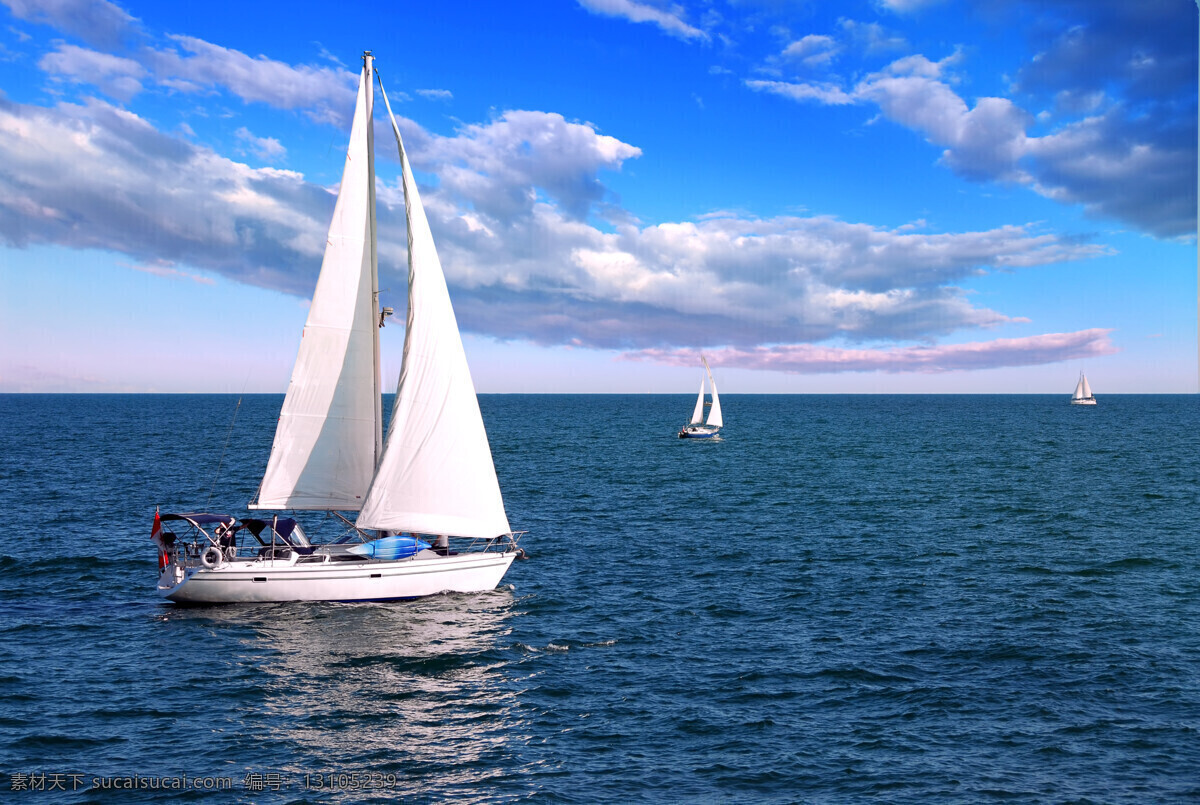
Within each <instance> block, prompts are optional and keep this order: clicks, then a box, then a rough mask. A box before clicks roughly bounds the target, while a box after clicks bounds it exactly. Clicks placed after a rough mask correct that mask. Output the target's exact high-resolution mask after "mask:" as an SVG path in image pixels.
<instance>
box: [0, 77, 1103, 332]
mask: <svg viewBox="0 0 1200 805" xmlns="http://www.w3.org/2000/svg"><path fill="white" fill-rule="evenodd" d="M400 124H401V126H402V128H403V130H404V134H405V137H406V141H407V143H408V145H409V149H410V154H411V155H412V158H413V161H414V164H415V165H416V167H417V168H418V170H419V171H420V172H421V173H422V174H425V175H429V174H433V175H436V176H437V180H438V181H437V183H436V184H435V185H432V186H429V187H423V188H422V197H423V198H424V200H425V202H426V208H427V213H428V215H429V218H430V222H431V225H432V227H433V230H434V233H435V236H436V237H437V239H438V246H439V251H440V252H441V256H442V260H443V264H444V266H445V269H446V273H447V276H448V278H449V280H450V282H451V286H452V289H453V293H454V298H455V305H456V310H457V312H458V318H459V322H460V324H462V326H463V327H464V328H465V329H467V330H470V331H474V332H479V333H484V334H489V335H493V336H497V337H501V338H521V339H528V340H530V341H534V342H538V343H550V344H562V343H577V344H586V345H590V346H600V347H616V348H626V349H641V348H652V347H662V346H665V345H688V346H712V345H714V344H727V345H733V346H735V347H739V348H750V347H756V346H760V345H763V344H780V343H793V344H794V343H804V342H815V341H821V340H824V339H828V338H831V337H841V338H843V339H848V340H851V341H869V340H881V339H882V340H894V339H930V338H935V337H940V336H942V335H944V334H947V333H951V332H954V331H958V330H962V329H976V328H986V327H994V326H997V325H1001V324H1005V323H1007V322H1012V321H1020V319H1019V318H1016V317H1014V316H1012V315H1009V314H1006V313H1003V312H999V311H995V310H990V309H988V308H986V307H979V306H976V305H974V304H972V301H971V297H970V295H969V294H968V293H967V292H966V291H964V290H962V289H961V288H960V287H958V286H957V283H959V282H960V281H962V280H964V279H968V278H971V277H973V276H976V275H978V274H980V273H981V272H985V271H989V270H993V269H999V268H1004V269H1012V268H1028V267H1034V266H1040V265H1046V264H1050V263H1056V262H1062V261H1068V260H1078V259H1085V258H1088V257H1092V256H1096V255H1100V254H1104V253H1106V252H1105V250H1104V249H1103V248H1102V247H1097V246H1090V245H1087V244H1078V243H1068V242H1063V241H1061V240H1059V239H1058V238H1056V237H1054V236H1052V235H1049V234H1045V233H1039V232H1037V231H1035V230H1033V229H1032V228H1029V227H1022V226H1010V227H999V228H996V229H992V230H988V231H982V232H963V233H936V232H921V233H917V232H914V231H912V230H911V228H910V227H900V228H897V229H888V228H883V227H875V226H871V225H868V224H861V223H851V222H845V221H840V220H838V219H835V218H830V217H819V216H818V217H799V216H781V217H777V218H771V219H764V220H760V219H753V218H748V217H746V216H744V215H737V214H726V215H714V216H708V217H706V218H704V219H703V220H700V221H694V222H693V221H683V222H671V223H662V224H658V225H654V226H639V225H636V224H634V223H631V222H629V221H628V215H627V214H623V211H621V210H619V209H616V208H613V207H611V206H609V205H610V204H611V201H610V199H609V198H608V192H607V189H606V188H605V186H604V184H603V183H602V182H601V179H600V174H601V173H602V172H603V171H606V170H615V169H618V168H620V166H621V165H622V164H623V162H624V161H625V160H628V159H632V158H635V157H637V156H639V155H640V154H641V151H640V149H638V148H637V147H635V146H633V145H630V144H627V143H624V142H622V141H621V140H619V139H617V138H615V137H612V136H609V135H604V134H600V133H599V132H597V131H596V130H595V129H594V127H592V126H590V125H587V124H582V123H572V122H568V121H566V120H565V119H563V118H562V116H561V115H556V114H551V113H545V112H534V111H511V112H507V113H505V114H503V115H501V116H500V117H498V118H497V119H495V120H493V121H491V122H489V123H485V124H477V125H472V126H465V127H463V128H462V129H461V130H460V131H459V132H457V133H456V134H455V135H453V136H448V137H441V136H436V135H433V134H430V133H429V132H426V131H423V130H421V129H420V127H418V126H417V125H416V124H415V123H413V122H412V121H408V120H401V121H400ZM244 139H245V140H246V141H247V142H251V143H257V142H260V138H256V137H254V135H252V134H251V133H250V132H248V131H247V132H245V134H244ZM400 196H401V194H400V191H399V189H398V187H397V186H396V185H395V184H394V183H382V182H381V184H380V186H379V189H378V194H377V197H378V200H379V214H378V218H379V233H380V244H379V253H380V266H381V272H382V273H383V274H384V276H385V277H387V276H389V275H392V276H397V277H401V276H403V272H404V271H405V270H406V269H405V265H406V258H405V235H404V226H403V207H402V201H401V197H400ZM332 204H333V196H332V194H331V193H330V192H329V191H328V190H327V189H326V188H322V187H317V186H314V185H312V184H310V183H308V182H306V181H305V180H304V177H303V176H301V175H299V174H297V173H294V172H290V171H283V170H277V169H272V168H258V169H255V168H251V167H249V166H247V165H244V164H241V163H239V162H235V161H232V160H229V159H226V158H224V157H222V156H220V155H218V154H216V153H214V152H212V151H211V150H209V149H206V148H202V147H197V146H194V145H192V144H190V143H188V142H186V141H184V140H181V139H177V138H175V137H172V136H168V135H165V134H162V133H160V132H158V131H156V130H155V129H154V128H153V127H152V126H151V125H150V124H149V123H148V122H147V121H145V120H144V119H142V118H140V117H138V116H136V115H134V114H132V113H130V112H128V111H125V110H122V109H119V108H116V107H113V106H111V105H109V104H106V103H103V102H100V101H91V102H89V103H87V104H84V105H74V104H65V103H64V104H60V105H59V106H57V107H55V108H52V109H46V108H41V107H33V106H23V105H19V104H14V103H11V102H9V101H4V100H3V99H0V237H2V238H3V239H4V240H5V242H7V243H8V244H10V245H13V246H18V247H20V246H25V245H30V244H36V243H54V244H59V245H63V246H67V247H73V248H99V249H106V250H110V251H114V252H118V253H123V254H126V255H129V256H131V257H132V258H133V259H134V260H136V261H138V262H139V264H141V265H143V266H150V267H160V268H161V267H166V268H168V269H172V270H176V271H184V270H185V267H195V268H197V269H201V270H202V271H204V272H205V273H206V274H209V275H223V276H226V277H229V278H231V279H234V280H236V281H239V282H245V283H251V284H255V285H261V286H267V287H273V288H279V289H282V290H285V291H289V292H292V293H296V294H299V295H307V294H309V293H310V292H311V289H312V286H313V281H314V278H315V275H316V272H317V269H318V267H319V265H320V260H321V253H322V250H323V247H324V241H325V233H326V231H327V228H328V222H329V215H330V213H331V210H332ZM604 216H609V217H610V219H611V220H612V221H613V222H614V223H612V224H610V225H609V226H608V227H606V228H605V229H601V228H598V226H597V225H596V224H594V223H592V221H593V220H594V218H595V217H604ZM177 266H178V267H179V268H176V267H177Z"/></svg>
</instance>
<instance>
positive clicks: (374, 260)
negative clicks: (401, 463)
mask: <svg viewBox="0 0 1200 805" xmlns="http://www.w3.org/2000/svg"><path fill="white" fill-rule="evenodd" d="M362 59H363V70H364V71H366V74H367V176H368V179H369V180H368V182H367V195H368V200H367V220H368V227H369V231H370V238H371V246H370V248H371V305H372V311H371V318H372V320H374V321H376V322H378V326H377V327H376V328H375V332H374V358H375V391H374V395H373V399H374V401H375V463H374V467H375V469H379V462H380V461H381V460H382V459H383V389H382V381H381V379H380V366H379V363H380V362H379V329H380V328H381V327H383V319H382V317H380V315H379V254H378V251H377V243H376V239H375V127H374V126H373V125H372V124H371V120H372V118H373V115H372V111H373V107H374V102H373V99H374V97H375V82H374V81H373V80H372V78H373V77H374V70H375V57H374V56H373V55H371V51H369V50H364V51H363V55H362Z"/></svg>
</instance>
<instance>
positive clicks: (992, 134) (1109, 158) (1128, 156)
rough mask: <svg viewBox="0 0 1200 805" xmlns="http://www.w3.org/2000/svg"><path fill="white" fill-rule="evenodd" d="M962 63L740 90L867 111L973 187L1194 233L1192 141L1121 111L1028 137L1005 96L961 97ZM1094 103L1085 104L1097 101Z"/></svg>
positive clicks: (901, 64) (909, 63)
mask: <svg viewBox="0 0 1200 805" xmlns="http://www.w3.org/2000/svg"><path fill="white" fill-rule="evenodd" d="M961 59H962V54H961V53H960V52H957V51H956V52H955V53H954V54H952V55H951V56H949V57H947V58H945V59H942V60H941V61H936V62H935V61H931V60H930V59H928V58H926V57H924V56H920V55H914V56H907V57H905V58H902V59H898V60H896V61H894V62H892V63H891V64H890V65H888V66H887V67H886V68H885V69H883V70H881V71H878V72H876V73H872V74H870V75H868V76H866V77H865V78H863V79H862V80H861V81H859V82H858V83H857V84H856V85H855V86H854V87H853V88H851V89H845V88H842V87H839V86H837V85H835V84H829V83H824V84H817V83H788V82H781V81H760V80H753V81H746V82H745V83H746V86H747V87H749V88H750V89H753V90H755V91H758V92H769V93H773V94H776V95H781V96H783V97H786V98H789V99H791V100H795V101H799V102H815V103H820V104H825V105H847V104H854V103H859V104H864V103H869V104H873V105H875V106H877V107H878V108H879V110H880V112H881V113H882V115H883V116H884V117H885V118H887V119H889V120H891V121H893V122H895V123H898V124H900V125H902V126H904V127H906V128H909V129H912V130H913V131H916V132H918V133H920V134H921V135H923V136H924V137H925V138H926V140H927V141H928V142H929V143H930V144H932V145H935V146H939V147H941V148H942V149H943V151H942V164H944V165H946V166H947V167H949V168H950V169H952V170H953V171H955V172H956V173H958V174H959V175H961V176H964V177H966V178H968V179H971V180H974V181H999V182H1009V183H1014V184H1019V185H1023V186H1026V187H1029V188H1030V189H1032V190H1034V191H1036V192H1038V193H1040V194H1042V195H1044V196H1046V197H1047V198H1051V199H1054V200H1056V201H1060V202H1063V203H1066V204H1081V205H1083V206H1084V208H1085V210H1086V211H1087V212H1088V213H1089V214H1091V215H1094V216H1098V217H1114V218H1117V219H1120V220H1123V221H1127V222H1130V223H1132V224H1134V225H1135V226H1138V227H1139V228H1141V229H1143V230H1144V231H1147V232H1150V233H1151V234H1154V235H1158V236H1166V237H1174V236H1179V235H1183V234H1187V233H1190V232H1192V231H1194V228H1195V209H1196V208H1195V199H1196V187H1195V180H1194V175H1195V169H1196V163H1195V144H1194V142H1193V141H1192V140H1188V141H1186V142H1185V141H1184V140H1183V138H1181V137H1177V136H1174V134H1168V135H1164V133H1163V131H1162V130H1161V128H1162V127H1161V126H1160V125H1159V124H1158V123H1157V122H1156V121H1154V120H1151V119H1149V118H1146V117H1145V116H1140V117H1138V116H1135V117H1134V118H1130V117H1128V113H1127V111H1126V110H1124V109H1123V108H1122V107H1121V106H1120V105H1119V104H1115V105H1112V106H1110V108H1109V110H1108V111H1107V112H1106V113H1104V114H1096V115H1092V116H1090V117H1088V118H1085V119H1083V120H1079V121H1074V122H1071V123H1067V124H1065V125H1062V126H1060V127H1059V128H1058V129H1057V130H1056V131H1053V132H1051V133H1050V134H1047V135H1044V136H1041V137H1036V136H1031V135H1030V134H1029V133H1028V132H1029V129H1030V128H1031V127H1032V126H1033V124H1034V122H1035V121H1034V117H1033V116H1032V115H1030V114H1029V113H1028V112H1026V111H1025V110H1023V109H1021V108H1020V107H1019V106H1017V105H1016V104H1015V103H1013V102H1012V101H1011V100H1009V99H1008V98H997V97H983V98H978V99H976V100H975V105H974V106H971V105H969V104H968V103H967V101H966V100H964V99H963V98H962V96H961V95H959V93H958V92H957V91H956V90H955V89H954V87H953V83H954V80H955V79H954V76H953V74H952V73H951V72H950V68H951V67H952V66H954V65H956V64H958V63H959V62H960V61H961ZM1098 97H1099V96H1093V97H1092V98H1091V102H1092V103H1098V102H1099V101H1098V99H1097V98H1098ZM1193 139H1194V135H1193Z"/></svg>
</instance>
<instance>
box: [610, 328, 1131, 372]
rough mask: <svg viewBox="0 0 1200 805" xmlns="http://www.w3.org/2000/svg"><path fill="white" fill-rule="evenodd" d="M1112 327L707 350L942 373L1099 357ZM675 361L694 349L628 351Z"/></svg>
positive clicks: (792, 365)
mask: <svg viewBox="0 0 1200 805" xmlns="http://www.w3.org/2000/svg"><path fill="white" fill-rule="evenodd" d="M1111 332H1112V330H1105V329H1091V330H1080V331H1078V332H1074V333H1046V334H1044V335H1033V336H1028V337H1025V338H998V339H995V340H993V341H976V342H972V343H968V344H946V345H943V346H911V347H890V348H886V349H844V348H838V347H823V346H815V345H812V344H788V345H781V346H767V347H758V348H755V349H718V350H709V351H708V352H706V353H705V354H706V356H707V357H708V360H709V363H711V364H712V365H714V366H726V367H731V368H738V369H760V370H769V371H776V372H789V373H793V374H824V373H834V372H891V373H896V372H920V373H928V374H932V373H941V372H957V371H969V370H973V369H995V368H1000V367H1005V366H1036V365H1038V364H1045V363H1057V362H1059V361H1066V360H1077V359H1080V358H1095V357H1100V356H1102V355H1112V354H1114V353H1115V352H1117V349H1116V347H1114V346H1113V344H1112V342H1111V340H1110V339H1109V333H1111ZM623 357H624V358H626V359H627V360H650V361H654V362H656V363H667V364H671V365H674V366H693V365H695V363H696V353H695V351H694V350H661V349H646V350H640V351H637V352H630V353H627V354H626V355H624V356H623Z"/></svg>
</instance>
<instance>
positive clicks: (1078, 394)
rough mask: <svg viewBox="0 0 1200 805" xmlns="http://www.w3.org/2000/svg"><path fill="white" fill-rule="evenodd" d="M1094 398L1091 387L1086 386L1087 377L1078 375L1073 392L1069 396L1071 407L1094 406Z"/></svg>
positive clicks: (1081, 374) (1081, 373)
mask: <svg viewBox="0 0 1200 805" xmlns="http://www.w3.org/2000/svg"><path fill="white" fill-rule="evenodd" d="M1095 404H1096V398H1095V396H1094V395H1093V394H1092V387H1091V386H1089V385H1088V382H1087V375H1085V374H1084V373H1083V372H1080V373H1079V382H1078V383H1076V384H1075V392H1074V393H1073V394H1072V395H1071V405H1095Z"/></svg>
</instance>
